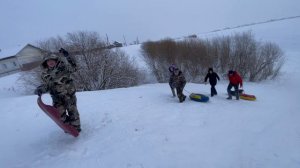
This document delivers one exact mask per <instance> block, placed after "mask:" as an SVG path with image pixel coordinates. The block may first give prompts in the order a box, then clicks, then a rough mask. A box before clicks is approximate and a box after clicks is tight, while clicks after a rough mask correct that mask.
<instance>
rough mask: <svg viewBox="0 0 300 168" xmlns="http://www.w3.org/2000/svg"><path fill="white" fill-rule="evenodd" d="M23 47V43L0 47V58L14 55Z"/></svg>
mask: <svg viewBox="0 0 300 168" xmlns="http://www.w3.org/2000/svg"><path fill="white" fill-rule="evenodd" d="M23 48H24V45H19V46H16V47H12V48H1V49H0V50H1V51H0V59H3V58H6V57H11V56H15V55H16V54H17V53H18V52H19V51H20V50H21V49H23Z"/></svg>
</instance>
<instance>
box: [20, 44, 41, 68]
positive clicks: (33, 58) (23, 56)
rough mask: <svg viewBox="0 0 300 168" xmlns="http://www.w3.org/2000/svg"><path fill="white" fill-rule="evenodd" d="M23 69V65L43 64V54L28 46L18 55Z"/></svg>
mask: <svg viewBox="0 0 300 168" xmlns="http://www.w3.org/2000/svg"><path fill="white" fill-rule="evenodd" d="M16 57H17V59H18V61H19V63H20V65H21V67H22V65H26V64H30V63H33V62H41V61H42V59H43V54H42V52H41V51H40V50H39V49H37V48H35V47H32V46H30V45H27V46H26V47H25V48H23V49H22V50H21V51H20V52H18V53H17V55H16Z"/></svg>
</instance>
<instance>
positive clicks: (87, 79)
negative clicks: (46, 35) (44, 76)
mask: <svg viewBox="0 0 300 168" xmlns="http://www.w3.org/2000/svg"><path fill="white" fill-rule="evenodd" d="M39 47H41V48H42V49H44V50H47V51H49V52H57V51H58V50H59V49H60V48H61V47H63V48H65V49H66V50H68V51H69V53H70V56H71V57H72V58H73V59H75V60H76V62H77V72H76V73H75V74H74V79H75V80H74V81H75V84H76V88H77V89H78V90H83V91H87V90H102V89H111V88H119V87H129V86H135V85H138V84H140V83H142V82H143V81H142V80H143V79H144V73H143V72H141V71H139V69H138V68H137V67H136V65H135V64H134V60H131V59H129V57H128V56H127V55H126V54H125V53H124V52H121V51H120V50H118V49H107V48H106V46H105V42H103V41H102V39H101V38H100V36H99V35H98V33H96V32H84V31H79V32H75V33H68V34H67V35H66V37H65V38H62V37H59V36H58V37H57V38H50V39H48V40H45V41H40V42H39ZM40 71H41V69H40V68H37V69H35V70H33V71H30V72H25V73H24V74H23V75H22V76H23V77H22V78H21V80H22V81H23V83H24V85H25V87H28V89H31V90H32V89H33V88H35V87H36V86H38V85H39V83H40Z"/></svg>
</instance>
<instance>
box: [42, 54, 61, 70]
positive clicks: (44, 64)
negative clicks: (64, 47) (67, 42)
mask: <svg viewBox="0 0 300 168" xmlns="http://www.w3.org/2000/svg"><path fill="white" fill-rule="evenodd" d="M51 59H52V60H56V61H57V60H58V56H57V55H56V54H53V53H49V54H47V55H46V56H45V57H44V58H43V62H42V64H41V66H42V67H43V68H47V61H48V60H51Z"/></svg>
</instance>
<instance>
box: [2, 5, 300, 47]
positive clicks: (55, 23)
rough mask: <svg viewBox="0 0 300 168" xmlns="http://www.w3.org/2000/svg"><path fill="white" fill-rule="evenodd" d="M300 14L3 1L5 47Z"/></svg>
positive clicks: (152, 36) (151, 35)
mask: <svg viewBox="0 0 300 168" xmlns="http://www.w3.org/2000/svg"><path fill="white" fill-rule="evenodd" d="M295 15H300V0H247V1H246V0H244V1H242V0H205V1H202V0H177V1H176V0H112V1H109V0H106V1H104V0H102V1H101V0H48V1H46V0H0V23H1V26H0V48H8V47H13V46H16V45H18V44H25V43H34V42H36V41H37V40H44V39H46V38H49V37H53V36H56V35H61V36H64V35H65V34H66V33H68V32H74V31H78V30H85V31H96V32H98V33H99V34H100V35H101V36H102V37H105V34H107V35H108V36H109V39H110V40H111V41H113V40H117V41H120V42H123V35H124V36H125V37H126V40H127V42H128V43H130V42H132V41H133V40H135V39H136V38H137V37H138V38H139V40H140V41H144V40H158V39H161V38H165V37H173V38H174V37H181V36H185V35H189V34H197V33H202V32H207V31H210V30H214V29H218V28H224V27H227V26H237V25H240V24H245V23H252V22H259V21H264V20H269V19H272V18H281V17H288V16H295Z"/></svg>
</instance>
